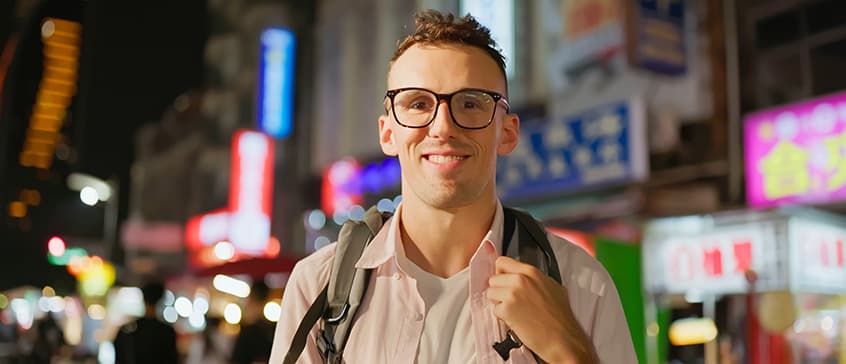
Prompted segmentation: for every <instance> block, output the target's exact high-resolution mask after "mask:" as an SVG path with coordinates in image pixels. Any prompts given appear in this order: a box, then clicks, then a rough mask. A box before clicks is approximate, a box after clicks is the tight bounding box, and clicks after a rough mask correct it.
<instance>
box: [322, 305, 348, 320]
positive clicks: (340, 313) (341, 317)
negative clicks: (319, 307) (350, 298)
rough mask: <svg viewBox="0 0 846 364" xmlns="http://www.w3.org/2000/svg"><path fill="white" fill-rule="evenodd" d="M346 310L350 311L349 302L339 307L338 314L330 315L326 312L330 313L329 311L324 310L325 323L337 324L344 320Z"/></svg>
mask: <svg viewBox="0 0 846 364" xmlns="http://www.w3.org/2000/svg"><path fill="white" fill-rule="evenodd" d="M348 312H350V304H349V302H347V303H345V304H344V306H343V307H341V312H339V313H338V316H335V317H330V316H329V315H328V314H331V311H327V312H326V313H327V315H326V317H324V318H325V319H326V323H328V324H332V325H337V324H339V323H341V321H344V318H346V317H347V313H348Z"/></svg>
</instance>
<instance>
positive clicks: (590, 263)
mask: <svg viewBox="0 0 846 364" xmlns="http://www.w3.org/2000/svg"><path fill="white" fill-rule="evenodd" d="M546 235H547V238H548V239H549V244H550V245H551V246H552V251H553V252H554V253H555V259H556V260H557V262H558V269H559V270H560V271H561V279H562V280H563V281H564V282H563V283H564V285H565V286H568V287H573V286H576V287H579V288H582V289H584V290H587V291H590V292H591V293H592V294H594V295H598V296H604V295H605V292H606V291H607V290H608V289H609V288H611V289H616V287H614V281H613V280H611V275H609V274H608V271H607V270H606V269H605V267H604V266H603V265H602V263H600V262H599V261H598V260H596V258H594V257H592V256H591V255H590V254H588V253H587V252H586V251H585V250H584V249H582V248H581V247H580V246H578V245H576V244H574V243H572V242H570V241H567V240H565V239H562V238H560V237H558V236H557V235H555V234H552V233H547V234H546Z"/></svg>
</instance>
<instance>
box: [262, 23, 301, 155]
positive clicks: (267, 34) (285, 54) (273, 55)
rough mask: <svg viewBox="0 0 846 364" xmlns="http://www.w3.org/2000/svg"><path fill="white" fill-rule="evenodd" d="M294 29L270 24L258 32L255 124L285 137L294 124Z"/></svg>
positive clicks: (280, 136) (266, 130) (272, 134)
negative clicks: (256, 121)
mask: <svg viewBox="0 0 846 364" xmlns="http://www.w3.org/2000/svg"><path fill="white" fill-rule="evenodd" d="M294 43H295V38H294V33H292V32H291V31H290V30H287V29H280V28H270V29H266V30H265V31H264V32H262V33H261V53H260V54H259V69H258V73H259V78H258V83H259V84H258V100H259V105H258V112H257V114H258V115H257V116H256V119H258V126H259V129H261V131H263V132H265V133H267V134H269V135H271V136H273V137H276V138H287V137H288V136H289V135H291V132H292V130H293V124H294V117H293V115H294V57H295V56H296V54H295V53H294Z"/></svg>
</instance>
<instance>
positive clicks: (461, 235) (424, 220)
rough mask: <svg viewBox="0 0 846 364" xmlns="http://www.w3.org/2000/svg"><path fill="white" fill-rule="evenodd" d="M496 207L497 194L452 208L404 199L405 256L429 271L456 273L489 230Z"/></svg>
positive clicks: (466, 263) (466, 262)
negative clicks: (437, 206) (440, 207)
mask: <svg viewBox="0 0 846 364" xmlns="http://www.w3.org/2000/svg"><path fill="white" fill-rule="evenodd" d="M496 206H497V202H496V198H495V195H494V196H493V198H489V199H480V200H479V201H476V202H474V203H472V204H470V205H466V206H461V207H457V208H451V209H439V208H435V207H432V206H429V205H426V204H425V203H422V202H421V201H419V200H413V199H407V200H404V201H403V204H402V211H401V217H400V231H401V234H402V244H403V248H404V249H405V254H406V256H407V257H408V259H409V260H410V261H412V262H413V263H414V264H416V265H417V266H418V267H420V268H421V269H423V270H425V271H427V272H429V273H432V274H435V275H437V276H440V277H444V278H448V277H451V276H453V275H455V274H456V273H458V272H460V271H462V270H463V269H464V268H466V267H467V265H468V264H469V263H470V258H472V257H473V254H474V253H475V252H476V250H477V249H478V247H479V244H480V243H481V241H482V239H484V237H485V235H486V234H487V232H488V230H490V227H491V224H492V223H493V218H494V214H496Z"/></svg>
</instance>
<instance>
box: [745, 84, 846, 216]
mask: <svg viewBox="0 0 846 364" xmlns="http://www.w3.org/2000/svg"><path fill="white" fill-rule="evenodd" d="M744 127H745V138H746V141H745V143H744V146H745V151H746V191H747V193H746V194H747V200H748V202H749V205H751V206H753V207H771V206H777V205H783V204H796V203H825V202H833V201H838V200H843V199H846V93H841V94H837V95H832V96H828V97H824V98H820V99H816V100H813V101H808V102H803V103H799V104H794V105H790V106H784V107H779V108H774V109H769V110H765V111H761V112H758V113H755V114H752V115H749V116H747V117H746V121H745V125H744Z"/></svg>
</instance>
